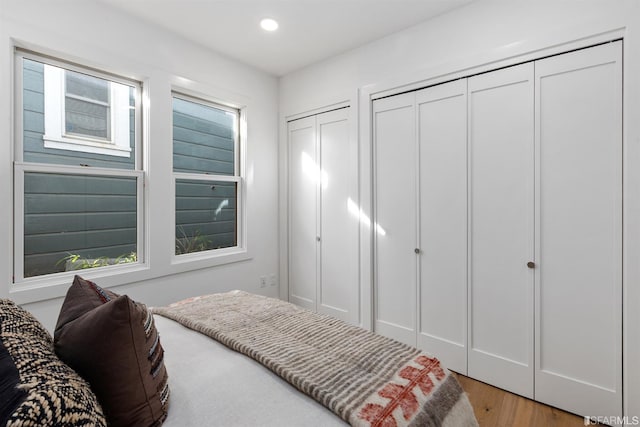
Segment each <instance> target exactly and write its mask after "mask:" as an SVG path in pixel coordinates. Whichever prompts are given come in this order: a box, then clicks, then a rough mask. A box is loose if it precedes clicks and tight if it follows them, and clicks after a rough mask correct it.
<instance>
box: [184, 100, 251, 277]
mask: <svg viewBox="0 0 640 427" xmlns="http://www.w3.org/2000/svg"><path fill="white" fill-rule="evenodd" d="M174 98H177V99H180V100H182V101H186V102H193V103H196V104H201V105H204V106H207V107H211V108H216V109H218V110H222V111H226V112H229V113H233V114H235V115H236V123H235V126H234V127H235V132H234V133H235V134H234V156H233V157H234V158H233V161H234V165H233V169H234V173H233V175H220V174H210V173H197V172H193V173H187V172H175V171H174V168H173V113H174V110H173V100H174ZM171 105H172V107H171V129H172V133H171V174H172V189H173V197H172V200H173V205H172V206H173V209H172V226H173V233H172V235H173V237H174V239H175V237H176V233H175V228H176V225H177V224H176V206H175V201H176V194H175V191H176V185H177V182H178V180H192V181H204V182H213V181H217V182H233V183H235V184H236V218H235V221H236V244H235V246H230V247H226V248H219V249H209V250H206V251H199V252H192V253H188V254H179V255H177V254H176V253H175V249H174V250H173V251H172V264H174V265H177V264H186V263H191V262H193V261H199V260H210V259H213V258H220V257H224V256H228V255H234V254H239V253H246V251H247V241H246V229H247V222H246V212H245V206H246V191H245V152H246V149H245V147H246V131H247V126H246V108H245V107H241V106H237V105H233V104H231V103H227V102H222V101H219V100H216V99H214V98H213V97H209V96H206V95H203V94H201V93H195V92H193V91H190V90H187V89H184V88H177V87H172V89H171Z"/></svg>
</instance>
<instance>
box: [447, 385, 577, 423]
mask: <svg viewBox="0 0 640 427" xmlns="http://www.w3.org/2000/svg"><path fill="white" fill-rule="evenodd" d="M455 375H456V378H458V381H459V382H460V385H461V386H462V388H463V389H464V391H465V392H466V393H467V395H468V396H469V401H470V402H471V406H473V410H474V412H475V414H476V418H477V419H478V423H479V424H480V427H485V426H486V427H516V426H517V427H583V426H584V418H583V417H580V416H577V415H574V414H570V413H568V412H565V411H562V410H560V409H557V408H553V407H551V406H547V405H545V404H542V403H538V402H534V401H533V400H529V399H526V398H524V397H522V396H518V395H515V394H513V393H509V392H508V391H504V390H501V389H499V388H497V387H493V386H491V385H489V384H485V383H482V382H480V381H476V380H474V379H471V378H469V377H465V376H464V375H460V374H455Z"/></svg>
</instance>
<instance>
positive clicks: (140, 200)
mask: <svg viewBox="0 0 640 427" xmlns="http://www.w3.org/2000/svg"><path fill="white" fill-rule="evenodd" d="M13 59H14V67H13V69H14V79H13V88H12V89H13V94H14V105H13V121H14V123H13V125H14V132H13V141H12V144H13V147H14V150H13V214H14V218H13V232H14V235H13V249H14V252H13V269H14V270H13V284H12V288H13V289H15V290H17V289H29V288H32V287H40V286H44V285H47V286H51V285H52V284H53V285H55V284H58V283H61V282H66V281H69V280H70V279H71V278H73V276H74V275H75V274H77V273H78V270H72V271H64V272H58V273H49V274H42V275H38V276H33V277H24V231H25V220H24V201H25V188H24V176H25V173H29V172H36V173H45V174H64V175H81V176H104V177H124V178H135V179H136V253H137V257H138V258H137V261H136V262H133V263H127V264H118V265H109V266H105V267H95V268H91V269H89V270H83V271H85V272H87V271H91V272H92V274H93V272H94V271H96V272H103V271H109V272H110V273H112V274H119V273H124V272H130V271H137V270H140V269H141V268H146V257H145V254H146V250H145V249H146V247H145V244H146V239H145V234H146V233H145V230H146V223H145V219H146V210H145V206H146V194H145V185H146V184H145V181H146V171H145V169H144V168H143V158H142V153H143V150H142V144H143V142H142V141H143V136H142V134H141V130H142V114H143V109H142V82H140V81H137V80H133V79H127V78H124V77H120V76H115V75H112V74H109V73H107V72H104V71H100V70H96V69H95V68H92V67H88V66H86V67H85V66H81V65H77V64H74V63H71V62H66V61H63V60H60V59H57V58H52V57H51V56H48V55H45V54H39V53H37V52H33V51H29V50H26V49H22V48H20V47H17V46H16V47H14V52H13ZM24 59H27V60H32V61H36V62H39V63H42V64H50V65H53V66H56V67H60V68H63V69H69V70H72V71H77V72H80V73H83V74H89V75H93V76H96V77H99V78H103V79H106V80H110V81H114V82H117V83H121V84H124V85H127V86H130V87H133V88H134V89H135V106H134V109H135V120H134V132H135V134H134V135H135V136H134V137H135V150H134V153H135V158H134V163H133V168H132V169H120V168H103V167H90V166H86V165H80V164H78V165H63V164H53V163H51V164H49V163H35V162H25V161H24V122H23V118H24V100H23V93H24V81H23V69H24ZM45 102H46V101H45ZM127 111H130V110H129V109H128V110H127ZM45 114H46V112H45ZM45 120H46V117H45ZM44 142H45V139H44V138H43V144H44ZM49 148H50V147H49ZM54 148H58V147H54ZM80 151H83V152H87V151H85V150H80ZM94 154H95V153H94ZM98 154H101V153H98ZM98 274H100V273H98Z"/></svg>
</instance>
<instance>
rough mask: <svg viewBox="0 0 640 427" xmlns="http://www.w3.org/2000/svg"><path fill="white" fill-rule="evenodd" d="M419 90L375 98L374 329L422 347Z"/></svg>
mask: <svg viewBox="0 0 640 427" xmlns="http://www.w3.org/2000/svg"><path fill="white" fill-rule="evenodd" d="M414 104H415V93H408V94H405V95H397V96H392V97H389V98H384V99H380V100H376V101H374V102H373V136H374V138H373V139H374V141H373V146H374V170H375V171H376V173H375V177H374V194H375V197H374V210H375V217H374V224H372V227H373V234H374V242H375V245H374V247H375V253H374V256H375V262H374V265H375V269H376V271H375V282H374V301H375V303H374V329H375V331H376V332H377V333H380V334H382V335H386V336H389V337H391V338H395V339H397V340H398V341H401V342H404V343H406V344H409V345H412V346H415V345H416V307H417V289H416V283H417V263H416V257H417V255H416V251H417V247H418V246H417V245H418V238H417V233H416V227H417V224H416V223H417V220H416V208H417V204H416V200H417V194H416V180H417V179H416V163H417V156H416V155H417V153H416V145H417V144H416V134H415V127H416V126H415V123H416V121H415V116H416V112H415V107H414Z"/></svg>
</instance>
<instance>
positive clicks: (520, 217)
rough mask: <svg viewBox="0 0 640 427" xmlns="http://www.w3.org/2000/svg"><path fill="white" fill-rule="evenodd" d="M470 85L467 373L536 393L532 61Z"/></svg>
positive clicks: (527, 393)
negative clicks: (532, 264)
mask: <svg viewBox="0 0 640 427" xmlns="http://www.w3.org/2000/svg"><path fill="white" fill-rule="evenodd" d="M468 85H469V95H468V96H469V105H468V107H469V125H468V132H469V151H470V158H469V174H470V181H469V182H470V197H469V215H470V223H469V225H470V233H469V243H470V245H469V268H470V272H469V273H470V277H469V279H470V288H469V290H470V301H469V304H470V314H469V356H468V357H469V359H468V363H469V365H468V368H469V370H468V373H469V375H470V376H472V377H474V378H477V379H479V380H481V381H485V382H488V383H490V384H494V385H496V386H498V387H501V388H504V389H506V390H509V391H513V392H515V393H517V394H521V395H523V396H526V397H533V271H532V270H531V269H529V268H527V262H529V261H532V260H533V255H534V253H533V252H534V250H533V244H534V234H533V198H534V197H533V195H534V190H533V172H534V171H533V160H534V149H533V139H534V136H533V128H534V117H533V104H534V100H533V94H534V89H533V64H532V63H528V64H523V65H519V66H515V67H510V68H506V69H502V70H498V71H494V72H490V73H487V74H483V75H479V76H476V77H472V78H470V79H469V81H468Z"/></svg>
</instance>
